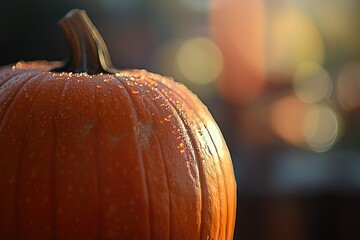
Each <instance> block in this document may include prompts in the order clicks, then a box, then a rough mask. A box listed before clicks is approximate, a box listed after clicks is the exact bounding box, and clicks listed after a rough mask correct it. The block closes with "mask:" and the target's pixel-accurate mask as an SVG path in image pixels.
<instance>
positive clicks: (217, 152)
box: [164, 85, 230, 237]
mask: <svg viewBox="0 0 360 240" xmlns="http://www.w3.org/2000/svg"><path fill="white" fill-rule="evenodd" d="M164 86H165V87H167V86H166V85H164ZM167 88H168V87H167ZM168 89H170V88H168ZM178 89H179V91H181V92H182V93H183V94H184V95H188V94H187V93H185V92H184V91H182V90H181V88H178ZM173 92H174V93H175V94H176V95H177V96H178V97H179V98H181V99H182V100H183V101H184V103H186V104H187V105H188V106H189V108H191V109H192V110H193V111H194V112H195V114H196V115H197V116H198V117H199V119H200V121H199V122H200V124H201V125H202V126H204V128H205V129H206V131H207V133H208V136H209V137H210V139H211V141H212V144H213V146H214V148H215V150H216V154H217V158H218V162H219V165H220V170H221V175H222V176H223V178H222V179H223V182H224V186H225V191H226V194H225V196H226V215H227V218H226V219H227V220H226V226H225V236H227V235H228V227H229V226H228V225H229V221H228V217H229V214H228V213H229V208H228V188H227V183H226V181H225V178H224V170H223V166H222V163H221V161H220V159H221V158H220V154H219V151H218V148H217V146H216V144H215V142H214V139H213V137H212V135H211V133H210V131H209V129H208V128H207V126H206V124H205V123H204V122H203V121H202V119H201V117H200V115H199V113H198V111H197V110H196V109H193V108H192V107H191V105H190V104H189V103H188V102H187V99H186V98H184V97H183V96H182V95H180V94H178V93H177V92H175V91H173ZM189 97H190V98H192V96H189ZM216 175H217V179H218V182H219V175H218V173H217V172H216ZM218 190H219V191H220V187H219V183H218ZM220 204H221V201H220ZM220 208H221V206H220ZM220 213H221V211H220ZM227 237H230V236H227Z"/></svg>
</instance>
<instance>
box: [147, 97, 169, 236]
mask: <svg viewBox="0 0 360 240" xmlns="http://www.w3.org/2000/svg"><path fill="white" fill-rule="evenodd" d="M147 103H149V104H151V105H152V107H153V109H156V106H155V104H154V103H153V101H147ZM149 117H150V118H152V116H151V114H150V115H149ZM153 136H154V140H155V143H156V145H157V148H158V149H159V152H160V158H161V160H162V162H163V165H164V172H165V180H166V188H167V192H168V197H169V206H168V207H169V216H168V217H169V222H168V223H169V231H168V237H169V239H174V237H172V228H171V224H172V221H171V215H172V207H171V199H172V197H171V192H172V191H170V183H169V170H168V168H167V164H166V160H165V158H164V155H165V154H164V150H163V148H162V145H161V144H160V141H159V138H158V137H157V135H156V134H154V135H153Z"/></svg>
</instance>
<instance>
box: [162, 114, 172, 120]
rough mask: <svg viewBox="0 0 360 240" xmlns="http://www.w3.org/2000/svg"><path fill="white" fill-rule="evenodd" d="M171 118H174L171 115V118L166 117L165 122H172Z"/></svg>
mask: <svg viewBox="0 0 360 240" xmlns="http://www.w3.org/2000/svg"><path fill="white" fill-rule="evenodd" d="M171 117H172V116H171V115H169V116H166V117H165V118H164V120H165V121H167V122H170V120H171Z"/></svg>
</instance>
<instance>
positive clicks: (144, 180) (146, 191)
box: [115, 78, 151, 239]
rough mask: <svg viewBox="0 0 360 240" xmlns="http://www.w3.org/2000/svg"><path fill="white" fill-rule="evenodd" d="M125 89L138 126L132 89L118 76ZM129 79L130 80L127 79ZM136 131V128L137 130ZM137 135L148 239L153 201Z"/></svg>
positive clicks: (134, 123) (134, 122)
mask: <svg viewBox="0 0 360 240" xmlns="http://www.w3.org/2000/svg"><path fill="white" fill-rule="evenodd" d="M115 79H116V80H117V81H118V82H119V83H120V84H121V85H122V86H123V87H124V89H125V92H126V94H125V95H126V97H127V99H128V100H129V105H130V109H131V110H132V115H133V116H134V117H133V126H136V123H138V115H137V113H136V111H135V110H134V109H136V108H135V106H134V103H133V100H132V98H131V94H130V90H129V89H128V87H127V85H126V84H124V83H123V82H122V81H120V80H119V79H118V78H115ZM127 81H129V80H127ZM135 131H136V130H135ZM134 136H135V141H136V144H135V145H136V149H137V152H138V155H139V158H138V159H139V166H140V170H141V176H143V180H142V184H143V190H144V196H146V198H147V201H146V204H147V206H146V208H147V210H148V215H147V218H148V219H147V226H146V231H147V232H148V236H149V237H148V239H150V238H151V219H150V207H151V203H150V196H149V195H150V193H149V192H148V191H149V186H148V181H147V175H146V171H145V167H144V158H143V152H142V149H140V144H139V139H138V136H137V134H136V133H134Z"/></svg>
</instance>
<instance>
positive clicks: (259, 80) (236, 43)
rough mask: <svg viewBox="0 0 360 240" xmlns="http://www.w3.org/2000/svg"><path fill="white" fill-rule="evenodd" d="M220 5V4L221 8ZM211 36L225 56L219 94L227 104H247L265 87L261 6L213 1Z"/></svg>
mask: <svg viewBox="0 0 360 240" xmlns="http://www.w3.org/2000/svg"><path fill="white" fill-rule="evenodd" d="M221 3H222V4H221ZM212 4H214V5H216V6H217V7H215V8H213V9H212V11H211V13H210V21H211V26H210V27H211V32H212V36H213V37H214V40H215V42H216V43H217V44H218V45H219V47H220V50H221V51H222V52H223V56H224V72H223V76H222V78H221V81H220V82H219V86H220V91H221V92H222V94H223V96H224V97H225V98H226V99H228V100H229V101H231V102H233V103H237V104H248V103H250V102H251V101H253V100H254V99H256V98H257V97H258V96H259V94H260V93H261V91H262V89H263V86H264V3H263V1H262V0H252V1H244V0H228V1H226V2H223V0H213V1H212Z"/></svg>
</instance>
